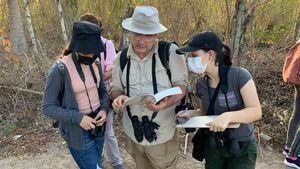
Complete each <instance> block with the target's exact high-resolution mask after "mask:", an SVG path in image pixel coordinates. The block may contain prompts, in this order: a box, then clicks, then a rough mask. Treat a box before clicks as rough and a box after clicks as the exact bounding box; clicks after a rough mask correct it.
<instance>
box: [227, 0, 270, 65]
mask: <svg viewBox="0 0 300 169" xmlns="http://www.w3.org/2000/svg"><path fill="white" fill-rule="evenodd" d="M269 1H270V0H264V1H262V2H258V0H253V1H252V2H251V4H250V6H249V7H248V8H246V1H245V0H236V2H235V11H234V15H233V21H232V28H231V37H232V43H231V50H232V56H233V57H234V58H236V64H237V66H240V64H241V57H242V53H243V51H244V49H245V47H246V44H245V33H246V29H247V25H248V24H249V21H250V20H252V19H253V13H254V10H255V9H256V8H257V7H258V6H260V5H262V4H265V3H267V2H269Z"/></svg>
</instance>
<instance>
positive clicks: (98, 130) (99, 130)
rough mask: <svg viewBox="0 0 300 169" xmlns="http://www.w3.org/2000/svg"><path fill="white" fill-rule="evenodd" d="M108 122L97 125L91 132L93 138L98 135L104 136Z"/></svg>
mask: <svg viewBox="0 0 300 169" xmlns="http://www.w3.org/2000/svg"><path fill="white" fill-rule="evenodd" d="M105 128H106V123H104V124H102V126H96V127H95V128H93V129H92V130H91V131H90V132H91V135H92V138H93V139H95V138H96V137H103V136H104V133H105Z"/></svg>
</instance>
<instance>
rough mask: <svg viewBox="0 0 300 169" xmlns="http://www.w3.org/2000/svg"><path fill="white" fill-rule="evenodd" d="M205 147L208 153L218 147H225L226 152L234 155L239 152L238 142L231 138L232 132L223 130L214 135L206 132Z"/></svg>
mask: <svg viewBox="0 0 300 169" xmlns="http://www.w3.org/2000/svg"><path fill="white" fill-rule="evenodd" d="M206 136H207V139H206V140H207V147H208V149H209V150H210V151H214V150H215V149H216V148H218V147H223V146H224V145H226V146H227V148H228V152H229V153H231V154H236V153H238V152H239V151H240V144H239V141H238V140H237V139H235V138H233V130H232V129H229V130H227V131H226V130H225V131H224V132H222V133H219V132H218V133H215V132H212V131H208V132H207V135H206Z"/></svg>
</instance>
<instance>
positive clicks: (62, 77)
mask: <svg viewBox="0 0 300 169" xmlns="http://www.w3.org/2000/svg"><path fill="white" fill-rule="evenodd" d="M57 66H58V69H59V72H60V86H61V87H60V89H59V93H58V101H59V103H58V105H59V106H61V105H62V99H63V96H64V91H65V70H64V69H65V66H64V64H63V63H62V62H61V61H57Z"/></svg>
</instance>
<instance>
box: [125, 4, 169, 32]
mask: <svg viewBox="0 0 300 169" xmlns="http://www.w3.org/2000/svg"><path fill="white" fill-rule="evenodd" d="M122 27H123V28H124V29H126V30H128V31H131V32H135V33H140V34H144V35H152V34H158V33H162V32H165V31H167V30H168V29H167V28H166V27H164V26H163V25H162V24H160V23H159V17H158V11H157V9H156V8H154V7H152V6H137V7H136V8H135V9H134V12H133V15H132V17H131V18H127V19H125V20H124V21H123V22H122Z"/></svg>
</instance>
